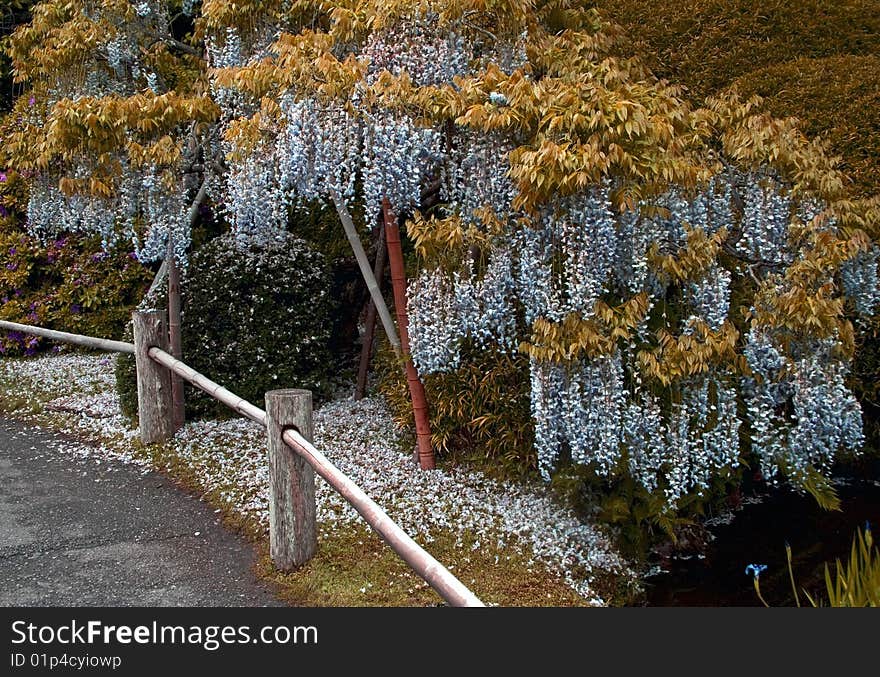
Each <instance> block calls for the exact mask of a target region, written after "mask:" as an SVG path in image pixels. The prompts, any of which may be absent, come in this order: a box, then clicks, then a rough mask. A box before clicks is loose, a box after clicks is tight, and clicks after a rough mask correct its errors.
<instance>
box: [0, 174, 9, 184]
mask: <svg viewBox="0 0 880 677" xmlns="http://www.w3.org/2000/svg"><path fill="white" fill-rule="evenodd" d="M6 178H7V177H6V172H0V183H6Z"/></svg>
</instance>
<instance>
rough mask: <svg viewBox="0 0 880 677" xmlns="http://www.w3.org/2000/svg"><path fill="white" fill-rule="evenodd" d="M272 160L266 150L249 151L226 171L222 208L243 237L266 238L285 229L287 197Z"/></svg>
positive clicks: (262, 239)
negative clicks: (263, 151)
mask: <svg viewBox="0 0 880 677" xmlns="http://www.w3.org/2000/svg"><path fill="white" fill-rule="evenodd" d="M271 160H272V157H271V156H269V157H268V158H267V156H266V154H265V153H259V152H256V153H251V154H249V155H248V156H247V157H246V158H245V159H244V160H243V161H241V162H237V163H233V164H232V166H231V167H230V168H229V172H228V173H227V175H226V190H225V191H223V203H222V204H223V212H224V214H225V215H226V219H227V221H228V222H229V225H230V227H231V229H232V232H234V233H235V235H236V237H237V238H239V239H241V240H242V241H245V240H251V241H256V242H265V241H267V240H268V239H271V237H272V236H273V235H275V234H278V233H279V232H284V231H286V229H287V201H286V200H285V199H284V193H283V192H282V191H281V190H280V186H279V182H278V180H277V176H276V166H275V163H274V162H272V161H271Z"/></svg>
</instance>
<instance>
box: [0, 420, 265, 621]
mask: <svg viewBox="0 0 880 677" xmlns="http://www.w3.org/2000/svg"><path fill="white" fill-rule="evenodd" d="M59 439H60V436H59V435H58V434H55V433H51V432H48V431H43V430H38V429H35V428H33V427H30V426H26V425H24V424H22V423H20V422H17V421H11V420H8V419H3V418H0V606H154V607H159V606H163V607H164V606H280V605H281V604H282V603H281V602H279V601H278V599H277V598H276V597H275V596H274V595H273V593H272V591H271V590H270V589H269V588H268V587H267V586H266V585H263V584H262V583H260V582H259V581H258V580H257V579H256V578H255V576H254V574H253V570H252V569H253V564H254V553H253V550H252V548H251V546H250V545H249V544H248V543H247V542H246V541H244V540H243V539H242V538H240V537H238V536H237V535H235V534H232V533H230V532H229V531H227V530H226V529H224V528H223V526H222V525H221V524H220V521H219V517H218V515H216V514H214V512H213V510H211V508H209V507H208V506H207V505H206V504H205V503H203V502H201V501H199V500H198V499H196V498H194V497H192V496H189V495H187V494H185V493H184V492H182V491H181V490H179V489H177V488H176V487H175V486H174V485H173V484H172V483H171V482H169V481H168V480H167V479H166V478H164V477H163V476H162V475H159V474H157V473H155V472H147V473H144V471H143V470H141V469H139V468H137V467H135V466H132V465H126V464H123V463H119V462H107V461H102V462H101V463H100V464H99V463H96V462H95V460H94V459H89V458H83V459H77V458H73V457H71V456H69V455H65V454H62V453H61V452H60V451H58V449H57V442H58V441H59ZM53 441H54V442H55V443H56V444H55V445H54V446H53V444H52V443H53Z"/></svg>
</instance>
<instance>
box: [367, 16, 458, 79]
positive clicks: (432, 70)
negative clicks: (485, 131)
mask: <svg viewBox="0 0 880 677" xmlns="http://www.w3.org/2000/svg"><path fill="white" fill-rule="evenodd" d="M437 18H438V17H437V16H436V15H435V14H431V13H428V14H426V15H425V16H423V17H422V18H420V19H419V18H416V19H409V20H406V21H399V22H395V23H394V24H392V25H390V26H386V27H384V28H382V29H381V30H378V31H375V32H373V33H371V34H370V36H369V37H368V38H367V42H366V44H365V45H364V48H363V50H361V52H360V55H359V56H360V58H362V59H366V60H368V61H369V70H368V74H367V80H368V82H369V83H371V84H372V83H373V82H374V81H375V80H376V78H377V76H378V75H379V73H381V72H382V71H388V72H389V73H391V74H392V75H395V76H399V75H401V74H402V73H406V74H407V75H408V76H409V79H410V80H411V81H412V83H413V84H414V85H416V86H419V87H421V86H426V85H440V84H444V83H447V82H452V78H454V77H455V76H456V75H462V74H464V73H466V72H467V69H468V65H469V61H470V54H471V53H472V52H473V46H472V45H471V44H470V43H469V41H468V40H467V39H466V38H465V37H464V36H462V35H460V34H459V33H458V32H457V31H456V30H455V28H452V27H451V28H450V29H449V30H447V31H443V32H438V31H437V28H436V24H437Z"/></svg>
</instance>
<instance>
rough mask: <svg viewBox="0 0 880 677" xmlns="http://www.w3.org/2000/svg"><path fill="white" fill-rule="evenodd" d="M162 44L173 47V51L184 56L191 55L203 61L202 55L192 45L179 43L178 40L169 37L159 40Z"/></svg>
mask: <svg viewBox="0 0 880 677" xmlns="http://www.w3.org/2000/svg"><path fill="white" fill-rule="evenodd" d="M161 40H162V42H164V43H165V44H166V45H168V46H169V47H174V49H177V50H180V51H181V52H185V53H186V54H192V55H193V56H195V57H198V58H199V59H203V58H204V57H203V56H202V53H201V52H199V50H197V49H196V48H195V47H193V46H192V45H188V44H186V43H185V42H181V41H180V40H176V39H174V38H172V37H170V36H167V37H163V38H161Z"/></svg>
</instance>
